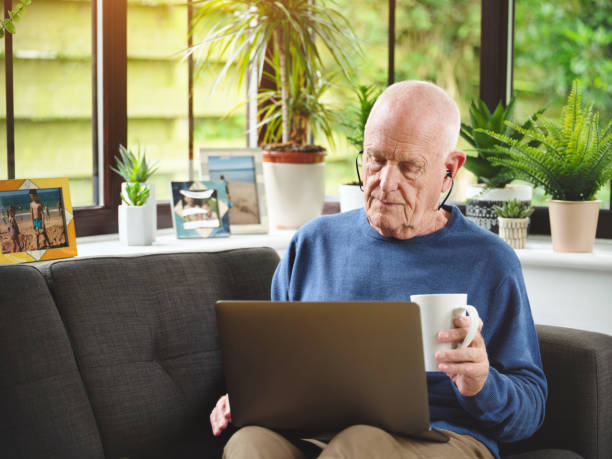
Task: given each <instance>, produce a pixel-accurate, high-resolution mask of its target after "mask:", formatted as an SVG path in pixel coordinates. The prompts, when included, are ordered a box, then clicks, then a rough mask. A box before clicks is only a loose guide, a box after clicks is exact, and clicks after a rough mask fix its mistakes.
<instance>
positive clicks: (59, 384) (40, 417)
mask: <svg viewBox="0 0 612 459" xmlns="http://www.w3.org/2000/svg"><path fill="white" fill-rule="evenodd" d="M0 350H1V351H0V413H2V415H1V416H0V456H2V457H3V458H32V459H36V458H43V457H44V458H58V457H61V458H65V459H68V458H75V459H77V458H84V457H87V458H92V459H94V458H103V457H104V453H103V450H102V442H101V440H100V436H99V435H98V429H97V426H96V421H95V418H94V415H93V411H92V409H91V405H90V404H89V400H88V398H87V394H86V391H85V387H84V386H83V382H82V381H81V376H80V375H79V371H78V368H77V363H76V361H75V358H74V354H73V351H72V348H71V347H70V341H69V339H68V335H67V334H66V329H65V328H64V324H63V323H62V320H61V318H60V315H59V314H58V311H57V309H56V308H55V304H54V303H53V298H52V297H51V293H50V292H49V289H48V288H47V284H46V282H45V280H44V278H43V276H42V275H41V273H40V272H39V271H38V270H37V269H36V268H34V267H32V266H23V265H14V266H3V267H0Z"/></svg>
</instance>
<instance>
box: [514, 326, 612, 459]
mask: <svg viewBox="0 0 612 459" xmlns="http://www.w3.org/2000/svg"><path fill="white" fill-rule="evenodd" d="M536 328H537V332H538V338H539V341H540V350H541V352H542V363H543V366H544V371H545V373H546V378H547V380H548V392H549V393H548V400H547V402H546V418H545V420H544V424H543V426H542V428H541V429H540V430H539V431H538V432H536V434H535V435H534V436H533V437H531V438H530V439H528V440H526V441H523V442H519V443H517V444H511V445H503V447H502V451H503V452H506V453H511V452H522V451H525V450H535V449H540V448H563V449H568V450H571V451H575V452H576V453H578V454H580V455H581V456H583V457H586V458H594V459H595V458H601V459H603V458H606V459H607V458H611V457H612V416H611V413H612V336H609V335H604V334H601V333H594V332H588V331H584V330H574V329H571V328H563V327H553V326H547V325H538V326H537V327H536Z"/></svg>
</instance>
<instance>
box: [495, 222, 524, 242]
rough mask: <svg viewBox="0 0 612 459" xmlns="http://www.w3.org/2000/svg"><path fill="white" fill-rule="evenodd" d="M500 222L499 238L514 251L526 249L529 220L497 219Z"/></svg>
mask: <svg viewBox="0 0 612 459" xmlns="http://www.w3.org/2000/svg"><path fill="white" fill-rule="evenodd" d="M497 219H498V222H499V237H501V238H502V239H503V240H504V241H506V242H507V243H508V244H509V245H510V247H512V248H513V249H524V248H525V243H526V242H527V225H528V224H529V218H504V217H497Z"/></svg>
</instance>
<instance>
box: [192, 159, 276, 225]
mask: <svg viewBox="0 0 612 459" xmlns="http://www.w3.org/2000/svg"><path fill="white" fill-rule="evenodd" d="M198 155H199V157H198V164H199V168H200V178H201V179H202V180H222V181H224V182H225V184H226V190H227V194H228V202H229V205H230V211H229V216H230V231H231V232H232V234H248V233H252V234H255V233H267V232H268V212H267V208H266V194H265V186H264V180H263V165H262V153H261V150H260V149H259V148H200V149H199V150H198Z"/></svg>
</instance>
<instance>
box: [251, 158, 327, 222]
mask: <svg viewBox="0 0 612 459" xmlns="http://www.w3.org/2000/svg"><path fill="white" fill-rule="evenodd" d="M276 153H277V152H264V154H263V175H264V183H265V187H266V201H267V204H268V216H269V221H270V226H271V227H274V228H280V229H285V228H286V229H295V228H299V227H300V226H302V225H303V224H304V223H306V222H308V221H310V220H312V219H313V218H315V217H317V216H319V215H321V211H322V210H323V204H324V202H325V163H324V162H323V156H324V153H321V154H319V153H295V152H282V153H284V154H283V155H281V159H278V158H275V159H273V160H270V156H269V155H270V154H272V155H274V156H276ZM288 154H289V155H288ZM267 155H268V156H267ZM292 155H293V156H295V155H299V156H304V155H306V158H307V159H305V160H316V159H315V158H314V156H315V155H320V161H319V160H317V161H318V162H311V163H295V162H293V163H290V162H281V160H286V161H289V160H290V159H291V156H292ZM287 157H289V159H287Z"/></svg>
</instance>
